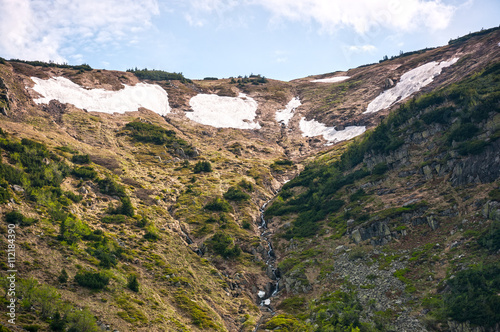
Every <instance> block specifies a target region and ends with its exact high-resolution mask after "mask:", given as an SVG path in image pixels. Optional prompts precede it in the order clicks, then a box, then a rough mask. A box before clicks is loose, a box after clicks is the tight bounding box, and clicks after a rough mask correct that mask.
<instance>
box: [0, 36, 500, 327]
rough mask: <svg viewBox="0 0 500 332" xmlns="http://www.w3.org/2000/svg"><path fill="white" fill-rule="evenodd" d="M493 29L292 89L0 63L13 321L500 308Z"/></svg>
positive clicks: (287, 318)
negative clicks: (467, 283)
mask: <svg viewBox="0 0 500 332" xmlns="http://www.w3.org/2000/svg"><path fill="white" fill-rule="evenodd" d="M499 40H500V32H499V30H498V29H492V30H490V31H486V32H480V33H476V34H472V35H470V36H467V37H464V38H461V39H458V40H456V41H452V42H450V45H448V46H444V47H441V48H436V49H431V50H423V51H419V52H414V53H411V54H404V55H402V56H399V57H396V58H394V59H391V60H387V61H383V62H380V63H379V64H374V65H368V66H363V67H359V68H356V69H352V70H350V71H348V72H345V73H333V74H325V75H321V76H314V77H308V78H303V79H298V80H295V81H292V82H280V81H276V80H272V79H267V78H264V77H262V76H260V75H251V76H250V77H246V76H245V77H234V78H229V79H207V80H202V81H191V80H189V79H186V78H184V77H183V76H182V75H181V74H176V73H165V72H162V71H148V70H133V71H128V72H117V71H107V70H95V69H92V68H90V67H89V66H86V65H82V66H68V65H58V64H48V63H42V62H23V61H18V60H12V61H5V60H3V59H0V113H1V114H0V128H1V129H2V131H1V132H0V135H1V137H0V155H1V159H0V212H1V214H2V220H3V223H2V227H1V228H0V231H1V233H2V234H3V236H2V237H1V240H2V245H3V246H4V247H5V248H9V244H10V245H11V247H12V245H15V249H14V250H15V253H16V259H15V261H14V262H10V261H9V260H8V257H7V256H6V257H5V259H4V261H3V264H1V267H2V269H3V271H4V272H5V273H7V271H8V270H12V269H15V270H16V271H17V272H16V281H15V294H11V295H9V287H10V282H9V281H8V279H3V286H4V288H3V289H4V290H5V296H4V298H3V305H2V306H1V308H2V309H1V310H2V319H0V323H1V324H2V326H5V328H8V329H9V330H13V331H20V330H22V329H27V330H39V331H51V330H54V331H58V330H64V329H72V330H76V331H94V330H99V329H110V330H114V329H116V330H119V331H165V330H166V331H204V330H216V331H253V330H259V329H260V330H262V329H271V330H283V331H285V330H286V329H288V330H297V331H307V330H335V329H344V328H347V330H349V331H350V330H351V329H353V330H355V328H356V326H358V327H359V328H360V329H361V330H391V329H399V330H404V329H406V330H423V329H425V328H426V329H441V330H446V329H447V324H448V320H449V319H453V320H454V321H461V320H463V319H461V318H460V317H462V316H460V315H461V314H460V313H463V312H469V311H470V312H473V311H471V310H469V309H470V308H469V307H465V309H464V306H461V305H460V303H461V302H464V301H463V300H462V297H463V296H464V294H463V293H461V292H456V296H455V297H453V296H451V295H453V294H455V293H454V292H455V291H456V290H457V289H460V288H461V287H462V288H463V282H464V280H476V281H477V278H483V279H481V282H482V283H484V284H487V285H488V287H486V288H485V289H483V290H481V292H482V293H481V292H479V291H480V290H478V289H471V290H470V291H471V293H473V294H479V295H480V296H478V298H480V299H481V301H482V302H484V303H489V302H488V301H493V302H494V301H496V298H495V297H494V296H492V292H491V291H492V289H495V288H494V287H496V286H495V285H496V282H497V281H496V279H495V277H494V276H495V275H496V274H495V273H496V272H495V271H496V269H497V265H494V264H493V265H489V263H490V262H493V263H494V262H495V261H498V252H497V250H498V248H497V243H498V234H497V233H498V225H497V222H498V221H496V222H495V221H493V220H497V219H498V212H497V210H498V175H499V174H498V170H499V169H500V167H498V140H497V138H498V124H499V119H498V106H499V105H498V76H499V73H498V64H497V63H498V59H499V55H500V47H498V42H499ZM454 59H457V60H454ZM405 75H406V76H405ZM332 76H333V77H336V78H335V79H329V78H331V77H332ZM339 76H346V77H349V78H345V77H342V78H341V79H338V77H339ZM409 76H411V77H414V82H413V83H414V84H409V83H408V82H409V81H408V79H407V78H408V77H409ZM325 78H326V79H328V80H327V82H329V83H325V82H324V81H321V80H322V79H325ZM318 79H319V80H320V81H319V82H314V81H315V80H318ZM410 92H411V93H410ZM428 93H430V94H428ZM381 95H391V96H393V97H395V98H396V99H394V100H392V99H388V100H389V102H388V104H387V105H389V107H387V108H383V109H381V110H379V111H378V112H373V113H365V111H366V110H367V109H368V108H369V105H370V104H371V103H372V102H374V100H376V98H377V97H378V96H381ZM117 96H118V97H117ZM398 97H400V98H401V97H402V98H406V99H412V100H411V101H409V102H407V103H404V104H403V100H398V99H397V98H398ZM115 98H117V99H115ZM401 105H403V106H401ZM392 111H394V113H391V112H392ZM221 117H222V118H223V119H222V120H224V121H221ZM382 119H383V121H382ZM380 121H382V123H381V124H380V125H379V123H380ZM244 128H247V129H244ZM366 130H367V132H366V133H365V134H363V135H362V136H360V137H359V138H357V139H355V140H354V141H341V142H339V140H340V138H342V139H344V140H345V139H349V138H351V137H353V136H356V135H360V134H362V133H363V132H365V131H366ZM299 173H300V175H298V174H299ZM297 175H298V176H297ZM289 180H291V181H290V182H287V181H289ZM495 181H496V182H495ZM285 183H286V184H285ZM283 184H284V186H283ZM280 188H282V189H281V191H280V192H279V195H278V196H276V197H275V198H274V200H273V201H272V204H268V205H267V206H268V209H267V210H266V212H265V216H266V221H267V226H268V228H266V227H265V226H266V225H265V224H261V222H262V221H261V218H260V217H261V216H260V214H261V212H260V209H261V208H262V207H263V206H265V203H266V202H267V201H269V200H270V199H271V198H273V197H274V196H275V195H276V193H277V190H279V189H280ZM464 220H465V221H464ZM12 225H16V226H15V228H14V227H13V226H12ZM259 226H260V227H259ZM13 229H14V230H13ZM14 232H15V240H13V239H14V237H13V236H12V235H13V234H14ZM269 241H270V242H269ZM438 244H439V246H438ZM12 248H13V247H12ZM462 255H465V256H462ZM10 263H12V264H13V265H12V266H9V264H10ZM471 263H483V265H484V268H481V265H480V266H478V267H473V268H468V265H469V264H471ZM276 266H277V267H278V268H279V269H278V270H275V269H274V268H275V267H276ZM461 270H464V271H462V272H460V271H461ZM451 275H455V276H456V278H455V279H453V280H452V279H451V277H450V276H451ZM471 276H472V277H471ZM476 277H477V278H476ZM279 278H281V279H279ZM471 278H472V279H471ZM474 278H476V279H474ZM277 279H279V280H277ZM484 280H486V281H484ZM481 282H479V284H481ZM276 284H278V288H277V289H276V287H275V286H276ZM443 289H444V290H445V291H444V292H442V290H443ZM474 292H476V293H474ZM478 292H479V293H478ZM271 294H274V295H273V296H271ZM450 294H451V295H450ZM11 299H15V300H17V302H16V303H17V306H16V318H15V324H13V322H14V321H11V322H8V320H9V319H12V318H11V317H9V316H8V315H7V312H8V311H9V310H10V309H9V308H8V307H7V305H8V303H9V301H10V300H11ZM466 303H469V302H466ZM470 303H471V306H477V303H476V302H470ZM443 308H444V309H443ZM488 308H490V307H489V306H487V307H482V309H481V310H482V311H481V312H487V310H489V309H488ZM429 310H430V311H429ZM275 314H277V315H275ZM273 315H274V318H273V317H272V316H273ZM479 316H481V315H475V316H474V315H471V316H463V317H466V318H467V319H466V320H469V321H471V322H472V323H474V324H478V325H485V326H488V325H489V326H492V324H493V325H494V323H495V319H497V318H495V317H496V316H492V315H491V314H490V313H486V314H484V315H482V316H481V317H483V318H480V320H479V321H478V320H475V319H476V318H477V317H479ZM457 317H458V318H457ZM484 317H493V318H491V319H490V320H488V319H485V318H484ZM450 322H452V320H450ZM351 324H352V326H351V327H349V326H350V325H351ZM450 324H452V325H453V324H455V323H453V322H452V323H450Z"/></svg>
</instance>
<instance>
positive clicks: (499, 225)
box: [477, 220, 500, 252]
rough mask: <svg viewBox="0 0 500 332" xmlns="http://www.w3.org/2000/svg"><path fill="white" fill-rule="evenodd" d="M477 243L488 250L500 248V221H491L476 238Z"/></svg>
mask: <svg viewBox="0 0 500 332" xmlns="http://www.w3.org/2000/svg"><path fill="white" fill-rule="evenodd" d="M477 242H478V243H479V245H481V246H482V247H484V248H486V249H488V250H490V251H493V252H495V251H497V250H499V249H500V221H496V220H495V221H493V222H492V223H491V225H490V227H488V229H487V230H486V231H485V232H484V233H483V234H482V235H481V236H480V237H479V239H478V240H477Z"/></svg>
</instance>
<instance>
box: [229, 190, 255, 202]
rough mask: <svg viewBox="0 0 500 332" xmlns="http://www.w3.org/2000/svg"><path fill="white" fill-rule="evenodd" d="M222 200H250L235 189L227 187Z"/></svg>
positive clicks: (242, 192)
mask: <svg viewBox="0 0 500 332" xmlns="http://www.w3.org/2000/svg"><path fill="white" fill-rule="evenodd" d="M224 198H225V199H228V200H231V201H247V200H249V199H250V195H248V194H247V193H246V192H244V191H242V190H241V189H239V188H237V187H229V189H228V190H227V191H226V193H224Z"/></svg>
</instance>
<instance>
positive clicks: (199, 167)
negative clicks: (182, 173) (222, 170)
mask: <svg viewBox="0 0 500 332" xmlns="http://www.w3.org/2000/svg"><path fill="white" fill-rule="evenodd" d="M211 171H212V164H210V162H209V161H206V160H203V161H198V162H197V163H196V164H195V165H194V169H193V172H194V173H201V172H206V173H208V172H211Z"/></svg>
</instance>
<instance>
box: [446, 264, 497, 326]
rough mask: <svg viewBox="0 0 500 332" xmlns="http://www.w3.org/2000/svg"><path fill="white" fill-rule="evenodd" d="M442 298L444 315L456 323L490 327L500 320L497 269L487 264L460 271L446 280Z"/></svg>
mask: <svg viewBox="0 0 500 332" xmlns="http://www.w3.org/2000/svg"><path fill="white" fill-rule="evenodd" d="M448 286H449V287H450V291H449V292H448V293H447V294H446V295H445V296H444V303H445V305H446V312H447V314H448V315H449V316H450V317H451V318H452V319H454V320H456V321H459V322H465V321H469V322H471V323H472V324H474V325H478V326H484V327H491V326H494V325H495V324H496V323H498V322H499V321H500V311H499V310H498V308H500V297H499V296H498V293H499V292H500V266H499V265H498V264H497V265H494V264H492V265H487V266H484V267H483V266H478V267H473V268H471V269H468V270H464V271H460V272H458V273H457V274H456V275H455V278H453V279H450V280H448Z"/></svg>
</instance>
